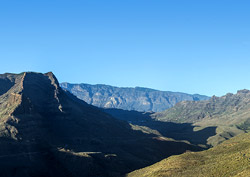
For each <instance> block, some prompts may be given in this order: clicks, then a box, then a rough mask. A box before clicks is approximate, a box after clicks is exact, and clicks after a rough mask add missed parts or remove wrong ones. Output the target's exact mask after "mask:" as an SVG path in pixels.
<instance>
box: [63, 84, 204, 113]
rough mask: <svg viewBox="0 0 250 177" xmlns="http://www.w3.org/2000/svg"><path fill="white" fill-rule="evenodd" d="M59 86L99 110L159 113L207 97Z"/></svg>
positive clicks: (122, 88)
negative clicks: (186, 101) (188, 101)
mask: <svg viewBox="0 0 250 177" xmlns="http://www.w3.org/2000/svg"><path fill="white" fill-rule="evenodd" d="M60 86H61V87H62V88H63V89H65V90H68V91H69V92H71V93H73V94H74V95H75V96H77V97H78V98H79V99H81V100H84V101H85V102H87V103H88V104H92V105H94V106H97V107H100V108H117V109H124V110H135V111H142V112H146V111H153V112H160V111H164V110H165V109H168V108H171V107H173V106H174V105H175V104H176V103H178V102H181V101H184V100H192V101H197V100H208V99H209V97H208V96H204V95H199V94H194V95H191V94H186V93H180V92H170V91H159V90H154V89H149V88H142V87H135V88H129V87H114V86H109V85H102V84H97V85H90V84H70V83H66V82H65V83H61V84H60Z"/></svg>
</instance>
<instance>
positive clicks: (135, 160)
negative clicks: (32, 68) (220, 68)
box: [0, 72, 201, 177]
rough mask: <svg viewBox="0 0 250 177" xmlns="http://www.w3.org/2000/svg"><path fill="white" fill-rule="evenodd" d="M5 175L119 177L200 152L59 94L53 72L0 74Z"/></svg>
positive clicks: (0, 151) (1, 152)
mask: <svg viewBox="0 0 250 177" xmlns="http://www.w3.org/2000/svg"><path fill="white" fill-rule="evenodd" d="M0 147H1V148H0V159H1V160H0V170H1V176H4V177H23V176H26V177H31V176H39V177H40V176H41V177H42V176H46V177H52V176H53V177H57V176H60V177H74V176H77V177H78V176H120V175H123V174H125V173H128V172H131V171H133V170H136V169H139V168H143V167H145V166H148V165H151V164H153V163H155V162H157V161H159V160H161V159H163V158H166V157H168V156H170V155H173V154H180V153H183V152H185V151H187V150H192V151H196V150H201V148H199V147H197V146H194V145H191V144H188V143H185V142H181V141H175V140H173V139H168V138H166V137H162V136H158V135H156V134H151V133H144V132H143V131H142V130H141V129H140V128H137V129H134V128H133V126H132V125H130V124H128V123H127V122H125V121H121V120H118V119H115V118H113V117H112V116H111V115H109V114H107V113H104V112H103V111H102V110H100V109H99V108H97V107H94V106H92V105H89V104H87V103H86V102H84V101H82V100H80V99H78V98H77V97H75V96H74V95H72V94H71V93H69V92H67V91H64V90H63V89H61V87H60V86H59V83H58V81H57V79H56V77H55V76H54V75H53V73H51V72H50V73H46V74H41V73H33V72H25V73H21V74H2V75H0Z"/></svg>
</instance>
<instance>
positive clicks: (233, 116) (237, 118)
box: [152, 90, 250, 145]
mask: <svg viewBox="0 0 250 177" xmlns="http://www.w3.org/2000/svg"><path fill="white" fill-rule="evenodd" d="M152 117H153V118H155V119H157V120H159V121H167V122H175V123H191V124H193V125H194V126H196V130H200V129H203V128H205V127H217V129H216V133H217V134H216V135H215V136H213V137H210V138H209V139H208V144H211V145H217V144H218V143H220V142H222V141H224V140H226V139H229V138H231V137H233V136H235V135H238V134H241V133H244V132H248V131H249V129H250V91H249V90H240V91H238V92H237V94H231V93H229V94H227V95H225V96H222V97H215V96H213V97H212V98H211V99H210V100H207V101H183V102H180V103H178V104H176V105H175V106H174V107H173V108H171V109H168V110H166V111H163V112H161V113H155V114H154V115H152Z"/></svg>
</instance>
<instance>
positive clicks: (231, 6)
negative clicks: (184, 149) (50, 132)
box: [0, 0, 250, 96]
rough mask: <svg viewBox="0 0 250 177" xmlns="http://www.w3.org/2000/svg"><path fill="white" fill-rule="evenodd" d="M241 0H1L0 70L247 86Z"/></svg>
mask: <svg viewBox="0 0 250 177" xmlns="http://www.w3.org/2000/svg"><path fill="white" fill-rule="evenodd" d="M249 8H250V1H248V0H238V1H236V0H204V1H201V0H188V1H187V0H119V1H117V0H113V1H110V0H88V1H87V0H41V1H34V0H32V1H31V0H30V1H28V0H22V1H20V0H2V1H0V59H1V60H0V61H1V63H0V72H1V73H5V72H14V73H19V72H22V71H37V72H48V71H53V72H54V73H55V75H56V76H57V78H58V79H59V81H60V82H64V81H67V82H73V83H90V84H97V83H100V84H109V85H115V86H130V87H134V86H142V87H150V88H155V89H160V90H169V91H180V92H187V93H200V94H205V95H209V96H211V95H217V96H220V95H224V94H226V93H227V92H233V93H235V92H236V91H237V90H239V89H244V88H246V89H250V11H249Z"/></svg>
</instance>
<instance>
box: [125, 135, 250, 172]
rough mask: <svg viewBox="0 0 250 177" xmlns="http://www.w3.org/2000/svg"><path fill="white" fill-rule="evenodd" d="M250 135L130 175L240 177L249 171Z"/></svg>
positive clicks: (179, 156)
mask: <svg viewBox="0 0 250 177" xmlns="http://www.w3.org/2000/svg"><path fill="white" fill-rule="evenodd" d="M249 164H250V134H249V133H247V134H242V135H238V136H236V137H234V138H232V139H230V140H227V141H225V142H223V143H222V144H220V145H218V146H216V147H214V148H211V149H209V150H206V151H202V152H186V153H184V154H182V155H177V156H171V157H169V158H167V159H164V160H162V161H161V162H159V163H156V164H154V165H152V166H149V167H146V168H143V169H140V170H137V171H134V172H132V173H130V174H128V175H127V176H128V177H137V176H140V177H157V176H166V177H167V176H175V177H182V176H183V177H184V176H185V177H189V176H190V177H191V176H204V177H205V176H238V177H240V176H241V177H248V176H249V174H250V165H249Z"/></svg>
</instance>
